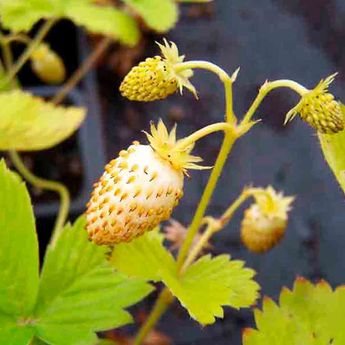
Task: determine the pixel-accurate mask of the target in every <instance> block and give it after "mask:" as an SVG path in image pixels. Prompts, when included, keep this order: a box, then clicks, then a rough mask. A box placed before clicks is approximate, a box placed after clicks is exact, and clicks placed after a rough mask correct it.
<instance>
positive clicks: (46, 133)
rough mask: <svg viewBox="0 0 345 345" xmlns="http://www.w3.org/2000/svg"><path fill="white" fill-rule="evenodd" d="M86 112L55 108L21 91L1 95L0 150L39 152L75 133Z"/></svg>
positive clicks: (75, 108)
mask: <svg viewBox="0 0 345 345" xmlns="http://www.w3.org/2000/svg"><path fill="white" fill-rule="evenodd" d="M84 117H85V109H84V108H77V107H61V106H55V105H53V104H52V103H50V102H45V101H44V100H43V99H41V98H39V97H35V96H33V95H31V94H30V93H27V92H23V91H20V90H14V91H8V92H2V93H0V150H18V151H32V150H42V149H47V148H49V147H52V146H54V145H56V144H59V143H60V142H61V141H63V140H65V139H66V138H68V137H69V136H70V135H71V134H72V133H73V132H74V131H76V130H77V129H78V128H79V126H80V125H81V123H82V122H83V120H84Z"/></svg>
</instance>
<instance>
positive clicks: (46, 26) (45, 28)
mask: <svg viewBox="0 0 345 345" xmlns="http://www.w3.org/2000/svg"><path fill="white" fill-rule="evenodd" d="M55 22H56V20H55V19H54V18H51V19H48V20H47V21H45V22H44V24H42V26H41V27H40V29H39V31H38V32H37V34H36V36H35V37H34V39H33V40H32V41H31V42H30V44H28V46H27V47H26V49H25V50H24V52H23V53H22V55H21V56H20V57H19V59H18V60H17V61H16V63H15V64H14V65H13V66H12V67H11V68H10V70H9V71H8V73H7V77H6V78H5V81H4V82H3V85H2V86H4V85H7V84H8V83H10V82H11V81H12V80H13V79H14V78H15V76H16V75H17V73H18V72H19V71H20V70H21V68H22V67H23V66H24V65H25V63H26V62H27V61H28V60H29V58H30V56H31V54H32V52H33V51H34V50H35V49H36V48H37V47H38V46H39V44H40V43H41V42H42V41H43V39H44V38H45V36H46V35H47V34H48V32H49V30H50V29H51V28H52V26H53V25H54V24H55Z"/></svg>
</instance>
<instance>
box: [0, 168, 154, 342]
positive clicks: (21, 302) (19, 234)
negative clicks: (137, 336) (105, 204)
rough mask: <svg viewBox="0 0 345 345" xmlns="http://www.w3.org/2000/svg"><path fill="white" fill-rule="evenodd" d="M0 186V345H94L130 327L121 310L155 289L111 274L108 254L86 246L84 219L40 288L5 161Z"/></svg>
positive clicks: (16, 183)
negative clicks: (105, 333) (104, 333)
mask: <svg viewBox="0 0 345 345" xmlns="http://www.w3.org/2000/svg"><path fill="white" fill-rule="evenodd" d="M0 185H1V193H0V207H1V212H0V228H1V232H0V248H1V251H0V267H1V268H2V272H1V275H0V344H6V345H12V344H13V345H22V344H29V342H30V341H31V339H32V337H33V336H36V337H38V338H40V339H42V340H44V341H45V342H47V343H48V344H54V345H77V344H83V345H87V344H90V345H94V344H95V342H96V340H97V337H96V335H95V333H94V332H95V331H99V330H105V329H109V328H113V327H117V326H120V325H123V324H126V323H128V322H131V320H132V318H131V316H130V314H129V313H128V312H127V311H125V310H124V308H126V307H128V306H130V305H132V304H134V303H136V302H138V301H139V300H141V299H142V298H143V297H145V296H146V295H147V294H148V293H149V292H150V291H151V290H152V287H151V286H150V285H149V284H147V283H145V282H144V281H143V280H140V279H135V278H128V277H127V276H125V275H124V274H122V273H119V272H115V271H114V269H113V268H112V267H111V266H110V264H109V263H108V261H107V260H106V256H105V252H106V248H104V247H100V246H96V245H94V244H92V243H91V242H89V241H88V239H87V233H86V231H85V230H84V226H85V220H84V218H80V219H79V220H77V221H76V223H75V224H74V225H73V226H70V225H67V226H66V227H65V228H64V230H63V231H62V233H61V234H60V236H59V238H58V240H57V241H56V243H55V245H54V246H50V247H48V249H47V253H46V256H45V260H44V265H43V269H42V274H41V279H40V280H39V274H38V266H39V261H38V242H37V238H36V232H35V224H34V217H33V212H32V208H31V204H30V198H29V195H28V193H27V190H26V188H25V185H24V183H23V182H21V180H20V179H19V178H18V176H17V175H16V174H14V173H12V172H10V171H9V170H8V169H7V168H6V166H5V163H4V162H3V161H2V162H0ZM38 343H39V341H38Z"/></svg>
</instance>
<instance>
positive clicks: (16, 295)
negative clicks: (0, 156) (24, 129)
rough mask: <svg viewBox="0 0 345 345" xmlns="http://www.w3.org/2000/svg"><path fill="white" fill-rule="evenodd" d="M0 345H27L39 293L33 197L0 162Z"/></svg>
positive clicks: (2, 162)
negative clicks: (31, 198)
mask: <svg viewBox="0 0 345 345" xmlns="http://www.w3.org/2000/svg"><path fill="white" fill-rule="evenodd" d="M0 186H1V190H0V267H1V274H0V344H8V345H11V344H15V345H17V344H27V343H29V340H30V339H31V337H32V334H33V331H32V330H31V329H30V315H31V313H32V310H33V308H34V306H35V302H36V296H37V290H38V243H37V237H36V231H35V222H34V216H33V211H32V207H31V202H30V197H29V194H28V192H27V190H26V188H25V184H24V183H23V182H21V180H20V179H19V177H18V176H17V175H16V174H14V173H12V172H11V171H9V170H8V169H7V168H6V165H5V163H4V161H0Z"/></svg>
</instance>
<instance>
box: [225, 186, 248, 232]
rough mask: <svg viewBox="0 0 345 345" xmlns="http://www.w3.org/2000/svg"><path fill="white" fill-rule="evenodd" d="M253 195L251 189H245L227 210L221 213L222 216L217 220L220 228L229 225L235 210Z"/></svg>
mask: <svg viewBox="0 0 345 345" xmlns="http://www.w3.org/2000/svg"><path fill="white" fill-rule="evenodd" d="M252 195H253V193H252V189H245V190H244V191H243V192H242V193H241V194H240V196H239V197H238V198H237V199H236V200H235V201H234V202H233V203H232V204H231V205H230V206H229V207H228V208H227V210H226V211H225V212H224V213H223V215H222V216H221V217H220V218H219V221H220V222H221V225H222V227H224V226H225V225H226V224H228V223H229V221H230V220H231V218H232V217H233V215H234V213H235V212H236V211H237V209H238V208H239V207H240V206H241V205H242V204H243V203H244V202H245V201H246V200H247V199H248V198H249V197H251V196H252Z"/></svg>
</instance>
